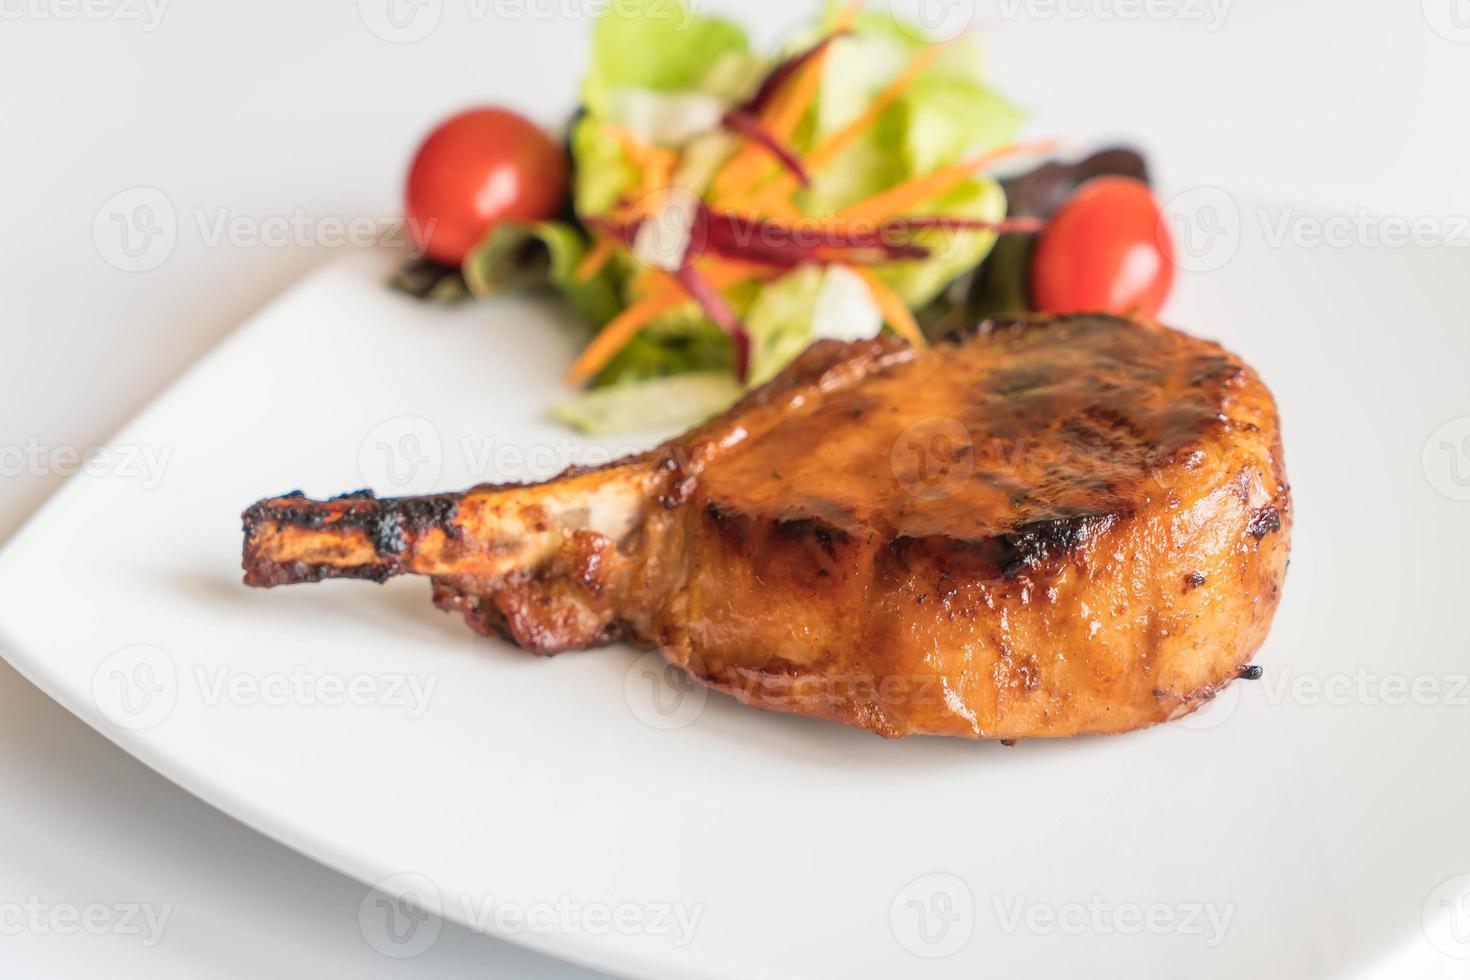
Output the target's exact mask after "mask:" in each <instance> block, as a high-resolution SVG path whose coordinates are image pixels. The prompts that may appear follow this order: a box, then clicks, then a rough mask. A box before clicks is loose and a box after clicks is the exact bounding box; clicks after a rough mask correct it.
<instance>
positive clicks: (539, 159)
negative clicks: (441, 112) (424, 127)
mask: <svg viewBox="0 0 1470 980" xmlns="http://www.w3.org/2000/svg"><path fill="white" fill-rule="evenodd" d="M566 193H567V165H566V158H565V157H564V156H563V154H562V151H561V148H560V147H558V146H557V145H556V144H555V143H553V142H552V141H551V140H550V139H549V138H547V136H546V134H545V133H543V132H542V131H541V130H540V129H538V128H537V127H536V125H535V124H534V123H532V122H531V121H530V120H529V119H526V118H525V117H524V116H521V115H518V114H516V113H514V112H508V111H507V110H505V109H471V110H469V111H468V112H462V113H460V114H459V115H457V116H454V117H452V118H450V119H448V120H446V121H445V122H443V123H441V124H440V125H439V127H438V128H436V129H435V130H434V131H433V132H432V133H430V134H429V138H428V139H426V140H424V143H423V145H422V146H420V147H419V150H418V153H417V154H416V155H415V156H414V158H413V166H412V167H410V168H409V172H408V194H407V208H406V210H407V214H408V222H409V227H410V229H411V230H412V232H413V235H414V237H415V238H416V239H418V243H419V246H420V247H422V248H423V249H424V250H425V251H426V252H427V253H428V254H429V256H430V257H431V258H434V259H438V260H439V261H440V262H447V263H450V264H452V265H458V264H459V263H460V262H462V261H464V257H465V255H466V254H467V253H468V252H469V250H470V249H472V248H474V247H475V245H476V244H478V243H479V241H480V239H481V238H483V237H484V236H485V233H486V232H487V231H489V230H490V228H491V227H493V226H494V225H495V224H497V223H499V222H501V221H504V220H506V219H508V218H509V219H518V220H525V221H540V220H543V219H546V218H550V217H553V216H554V215H555V214H556V212H557V210H558V208H559V207H560V206H561V202H562V200H563V198H565V197H566Z"/></svg>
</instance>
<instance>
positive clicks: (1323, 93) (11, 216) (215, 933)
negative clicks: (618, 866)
mask: <svg viewBox="0 0 1470 980" xmlns="http://www.w3.org/2000/svg"><path fill="white" fill-rule="evenodd" d="M386 2H387V0H363V3H362V4H358V3H353V2H348V3H334V2H328V0H255V2H243V0H241V2H217V3H204V2H193V3H188V2H185V0H172V2H167V3H165V5H164V6H163V7H162V8H161V18H159V19H157V20H156V22H155V21H154V20H153V16H154V15H153V14H152V13H150V12H149V10H148V8H147V7H145V6H144V5H143V4H142V3H141V2H138V3H131V2H126V3H125V2H121V0H94V5H92V6H89V7H87V8H86V9H85V10H83V9H82V8H80V6H79V5H78V4H73V3H69V2H68V0H0V103H3V115H0V120H3V126H0V205H3V207H0V220H3V223H4V224H3V228H4V233H3V234H0V343H3V347H0V350H3V355H0V365H3V372H4V374H3V384H0V447H7V446H25V445H28V444H39V445H41V446H46V447H76V448H78V449H83V448H85V447H88V446H92V445H95V444H97V443H99V442H100V441H102V440H104V439H105V438H106V437H107V435H108V434H109V433H110V432H111V431H112V430H114V429H115V428H116V427H117V426H118V425H120V424H121V423H122V422H123V421H124V420H125V419H126V418H127V417H128V416H130V415H131V414H132V413H133V412H135V411H136V410H137V409H138V408H140V407H141V406H142V405H143V404H145V403H146V402H147V401H148V400H149V399H150V398H151V397H152V396H153V395H154V394H156V393H157V392H158V391H159V390H160V389H161V387H163V386H164V385H166V384H167V383H168V382H169V381H170V380H171V379H172V378H174V377H175V376H176V375H177V374H178V373H179V372H180V371H181V370H182V369H183V368H184V367H186V366H187V365H188V364H189V363H191V362H192V361H193V360H194V359H195V358H197V357H198V356H199V354H200V353H201V352H203V351H205V350H207V349H208V348H209V347H210V346H211V345H212V344H213V343H215V342H216V341H217V340H218V339H219V338H220V337H221V336H223V335H224V333H226V332H227V331H228V330H229V329H230V328H232V327H233V326H235V325H236V324H238V323H239V322H241V321H242V320H243V319H244V318H246V317H247V316H248V315H249V314H250V313H251V312H252V311H253V310H255V309H257V308H258V307H259V306H261V305H262V304H263V303H264V302H265V301H267V300H268V299H269V298H270V297H271V296H273V295H274V294H276V293H277V292H279V291H280V290H281V289H282V288H284V287H285V286H286V285H288V284H289V283H290V282H291V281H292V280H293V279H295V278H297V277H298V276H299V275H300V274H301V273H302V272H303V271H305V270H307V269H309V268H312V267H313V266H315V265H317V264H320V263H322V262H325V261H328V260H330V259H331V258H332V257H333V256H334V255H336V254H339V250H337V249H334V248H330V247H324V246H323V245H321V244H320V243H316V244H313V243H312V242H310V241H306V242H301V243H290V244H286V245H283V246H279V247H277V246H272V245H264V244H254V245H250V244H232V243H230V242H228V241H223V242H219V243H213V244H212V243H211V242H210V240H209V237H210V230H211V229H212V228H213V227H214V226H215V224H216V223H217V222H219V221H220V220H222V219H225V220H229V219H235V218H243V219H245V220H246V221H248V222H251V223H259V222H260V221H262V220H264V219H267V218H271V217H273V216H276V217H280V216H284V217H286V218H293V217H295V216H298V215H299V216H302V217H304V218H305V220H306V221H307V223H308V226H311V225H312V223H314V222H320V221H323V220H326V219H340V220H347V219H352V218H359V217H369V218H378V219H384V220H386V219H389V218H391V217H392V216H393V215H395V214H396V212H397V209H398V195H399V191H400V181H401V178H402V173H403V168H404V165H405V163H406V156H407V154H408V153H409V152H410V151H411V149H412V146H413V144H414V142H415V140H416V139H417V138H418V137H419V136H420V135H421V134H422V133H423V132H424V131H425V129H426V128H427V127H428V126H430V125H431V124H432V123H433V122H434V121H435V120H436V119H437V118H439V117H441V116H443V115H444V114H446V113H448V112H450V111H452V110H454V109H457V108H460V107H462V106H465V105H469V104H473V103H477V102H499V103H504V104H509V105H514V106H518V107H521V108H522V109H523V110H524V111H527V112H528V113H530V114H532V115H534V116H536V117H538V118H540V119H541V120H543V121H545V122H547V123H548V124H553V123H555V122H557V121H559V120H560V119H561V118H563V117H564V116H565V114H566V113H567V112H568V111H569V110H570V108H571V107H572V106H573V105H574V102H575V98H576V84H577V79H578V76H579V72H580V66H581V65H582V64H583V62H584V57H585V53H586V44H587V34H588V29H589V23H588V17H587V16H586V15H587V14H588V13H590V12H593V11H596V10H598V9H601V6H602V5H603V4H602V3H599V2H598V0H499V2H497V0H482V2H479V3H473V2H468V0H442V2H439V0H424V4H425V5H424V6H422V7H421V8H420V10H419V16H420V17H424V18H427V20H420V21H417V22H416V23H417V24H418V25H419V26H420V27H423V26H424V25H427V24H429V23H433V24H434V26H433V29H432V30H430V31H429V32H428V33H427V35H426V36H425V37H423V38H422V39H421V40H418V41H416V42H414V43H403V44H396V43H389V42H388V41H385V40H383V39H382V38H381V37H379V36H377V35H375V34H374V33H373V32H372V31H371V30H370V29H369V28H368V26H367V24H368V23H369V22H372V23H379V24H380V23H382V20H381V18H382V16H383V10H384V7H385V4H386ZM405 2H407V0H405ZM930 4H931V6H930V8H929V10H930V15H931V16H940V15H941V14H942V15H943V19H944V22H945V23H953V18H954V17H955V16H957V14H956V13H955V11H956V10H958V11H960V14H959V15H958V16H962V17H967V16H968V11H969V9H970V8H969V7H968V6H960V5H959V4H954V5H953V6H954V9H949V7H948V6H947V5H946V4H944V3H941V2H936V0H930ZM812 6H813V7H814V5H812ZM904 6H905V7H906V8H907V9H915V7H916V6H917V5H915V4H905V5H904ZM1141 7H1142V8H1144V9H1151V10H1153V11H1155V14H1156V15H1155V16H1147V15H1145V16H1141V17H1140V16H1137V14H1136V11H1137V10H1138V9H1139V8H1141ZM975 8H976V13H975V19H976V20H977V21H978V22H980V23H983V24H984V25H985V26H986V28H987V29H988V31H989V37H990V52H991V58H992V62H993V65H994V71H995V75H996V78H997V81H998V82H999V83H1000V84H1001V86H1002V87H1003V88H1004V90H1005V91H1007V93H1008V94H1010V95H1011V96H1012V97H1013V98H1014V99H1015V100H1016V101H1018V102H1020V103H1022V104H1023V105H1025V106H1027V107H1028V108H1030V109H1031V110H1032V112H1033V124H1032V127H1031V132H1033V133H1034V134H1045V135H1061V136H1065V137H1067V138H1069V139H1073V140H1075V141H1077V142H1078V143H1079V144H1081V145H1088V144H1090V143H1092V142H1095V141H1097V140H1100V139H1103V138H1108V137H1121V138H1126V139H1129V140H1132V141H1135V142H1138V143H1141V144H1143V145H1146V146H1147V147H1148V148H1149V150H1150V152H1151V156H1152V159H1153V160H1154V162H1155V165H1156V168H1157V169H1158V170H1159V171H1160V172H1161V174H1162V176H1163V177H1164V178H1165V180H1166V181H1169V182H1172V183H1173V184H1175V185H1184V186H1190V185H1195V184H1203V185H1212V186H1218V187H1223V188H1226V189H1228V190H1229V191H1230V192H1231V193H1232V194H1234V195H1238V196H1241V197H1244V198H1249V199H1252V200H1259V201H1268V202H1272V203H1274V204H1276V205H1279V206H1283V207H1286V206H1289V207H1293V208H1296V209H1298V210H1300V211H1302V212H1304V213H1306V212H1310V213H1315V214H1318V215H1323V216H1329V217H1330V216H1339V217H1340V216H1348V215H1353V214H1355V213H1356V212H1357V211H1358V210H1359V209H1366V210H1367V211H1368V212H1369V213H1372V214H1374V215H1377V216H1379V217H1383V216H1390V217H1397V218H1406V219H1413V218H1419V217H1424V216H1452V215H1457V214H1458V215H1464V214H1465V213H1466V212H1467V211H1470V173H1467V169H1466V164H1467V161H1470V127H1466V125H1465V111H1464V99H1465V94H1466V93H1467V92H1470V3H1467V2H1465V0H1423V2H1422V3H1421V0H1356V2H1353V0H1296V2H1291V0H1235V2H1233V3H1231V2H1228V0H1216V4H1215V6H1214V7H1212V6H1211V5H1210V4H1209V3H1208V2H1207V0H1198V2H1194V0H1178V2H1168V0H1154V2H1153V3H1151V4H1149V5H1147V6H1145V5H1144V4H1143V3H1142V2H1141V0H1140V2H1136V3H1130V0H1052V2H1047V0H1016V2H1004V0H980V2H979V3H977V4H976V5H975ZM158 9H159V8H158V7H157V6H155V7H154V10H155V11H157V10H158ZM406 9H410V10H411V9H412V8H406ZM702 9H705V10H714V9H724V10H727V11H730V12H733V13H736V15H737V16H739V17H741V18H742V19H744V20H745V21H746V22H747V23H749V24H750V25H752V27H753V28H754V30H755V32H756V33H757V34H758V36H760V37H761V38H762V39H765V40H772V41H773V40H776V39H779V38H780V37H781V36H782V35H783V33H784V32H786V31H787V30H789V29H791V28H792V27H793V26H795V25H797V24H799V23H800V22H801V21H802V20H803V19H804V18H805V17H806V15H807V14H808V11H809V10H810V9H812V8H810V7H807V6H804V5H802V4H793V3H790V2H770V0H758V2H746V3H714V2H713V0H707V2H706V3H704V4H703V5H702ZM89 11H90V13H89ZM936 11H937V12H938V13H936ZM98 14H101V16H98ZM1221 15H1223V19H1220V17H1221ZM435 18H437V20H435ZM1461 24H1463V25H1464V26H1463V27H1460V26H1458V25H1461ZM139 186H146V187H153V188H157V189H159V190H160V191H162V192H163V194H164V195H166V197H167V199H168V200H169V202H170V203H171V206H172V207H173V208H174V209H175V211H176V213H177V215H178V226H179V232H178V239H177V242H176V244H175V247H174V250H173V252H172V254H171V256H170V257H169V258H168V259H167V261H165V262H163V263H162V264H161V265H159V266H158V267H157V268H154V269H152V270H149V271H146V272H136V273H128V272H122V271H119V270H117V269H115V268H113V267H111V266H110V265H108V264H107V263H106V262H105V261H103V258H102V257H101V255H99V252H98V250H97V248H96V245H95V243H94V240H93V234H92V228H93V220H94V217H95V216H96V215H97V213H98V211H99V208H102V207H103V206H104V205H105V203H106V202H107V201H108V199H109V198H111V197H112V196H113V195H114V194H117V193H119V192H122V191H125V190H127V189H129V188H133V187H139ZM494 327H495V323H494V318H493V314H490V313H487V323H486V328H487V329H494ZM1398 328H1401V329H1412V325H1408V326H1406V327H1405V326H1400V327H1398ZM60 479H61V476H60V475H59V474H55V473H47V472H26V473H22V474H20V475H18V476H11V475H7V476H4V477H0V539H3V538H5V537H7V536H8V535H9V534H10V533H11V532H12V531H13V530H14V529H15V528H16V527H18V526H19V524H20V523H21V522H23V521H24V520H25V518H26V517H27V515H28V514H30V513H31V512H32V511H33V510H34V509H35V507H36V506H38V505H39V503H40V502H41V501H42V500H43V499H44V498H45V496H46V495H47V493H49V492H50V491H51V490H53V489H54V488H55V486H56V485H57V483H58V482H59V480H60ZM16 598H17V597H15V596H6V597H0V603H3V602H7V601H15V600H16ZM76 610H77V615H83V616H84V615H86V614H87V600H86V596H77V597H76ZM0 778H3V780H4V782H3V785H4V786H5V787H6V791H5V792H4V793H3V794H0V831H3V833H0V902H16V901H24V900H26V898H27V897H29V896H32V895H35V896H38V897H40V898H42V899H43V900H47V901H51V902H71V903H75V904H79V905H81V904H86V903H89V902H96V901H101V902H107V903H112V902H129V901H132V902H150V903H154V904H163V903H170V904H172V906H173V917H172V920H171V921H170V923H169V926H168V929H167V931H166V933H165V938H164V940H163V942H162V943H160V944H159V945H158V946H157V947H156V948H153V949H143V948H142V947H141V946H140V944H139V943H138V942H137V941H136V939H131V938H129V937H123V936H107V937H96V938H94V937H61V936H45V935H34V934H29V935H24V936H12V935H5V936H0V973H3V974H4V975H5V976H32V977H61V976H101V975H106V976H113V977H131V976H137V977H143V976H147V977H155V978H156V977H163V976H180V977H184V976H187V977H198V978H205V977H233V976H240V977H254V976H262V975H274V976H312V977H330V976H338V975H340V976H363V975H377V974H385V973H387V972H388V971H389V970H392V971H395V972H397V973H401V975H405V976H417V977H468V976H475V977H488V976H516V977H542V976H544V977H574V976H586V975H588V974H586V973H585V972H582V971H577V970H574V969H571V968H568V967H563V966H561V965H559V964H555V963H552V962H551V961H548V960H545V959H542V958H539V957H536V956H533V955H531V954H528V953H523V952H521V951H519V950H517V949H514V948H513V947H510V946H508V945H505V944H503V943H499V942H496V941H493V940H488V939H482V938H479V937H475V936H472V935H470V934H468V933H466V932H464V931H463V930H460V929H458V928H456V927H449V926H446V928H445V931H444V933H443V934H442V936H441V938H440V939H439V941H438V942H437V943H436V944H435V946H434V947H433V948H432V949H431V950H430V951H429V952H427V953H425V954H424V955H423V956H421V957H419V958H417V959H414V960H412V961H408V962H407V963H389V962H388V961H386V960H384V959H383V958H381V957H380V956H379V955H378V954H377V953H375V952H373V950H372V949H371V948H369V947H368V946H367V945H366V943H365V942H364V941H363V939H362V937H361V935H360V934H359V932H358V929H357V925H356V915H357V906H358V902H359V901H360V900H361V898H362V896H363V891H364V890H363V889H362V888H361V887H360V886H358V885H357V884H355V883H353V882H350V881H348V880H346V879H344V878H342V877H340V876H338V875H336V874H334V873H332V872H328V871H326V870H323V869H321V868H319V867H318V866H316V865H314V864H312V863H311V862H309V861H307V860H306V859H304V858H301V857H299V856H297V855H295V854H293V853H291V852H288V851H286V850H285V849H283V848H281V847H279V846H277V845H275V844H273V843H271V842H269V841H267V840H265V839H264V838H262V837H260V836H259V835H257V834H256V833H254V832H253V831H250V830H247V829H245V828H243V827H241V826H240V825H238V824H236V823H234V822H233V821H231V820H229V819H227V818H225V817H223V816H221V815H219V814H217V813H215V812H214V811H212V810H211V809H210V808H208V807H207V806H205V805H204V804H202V803H199V802H197V801H195V800H193V799H192V798H191V797H189V796H187V795H186V794H184V793H182V792H180V791H178V790H176V789H175V788H173V787H172V786H171V785H169V784H168V783H167V782H165V781H164V780H163V779H161V778H160V777H157V776H155V775H153V774H152V773H150V772H149V771H148V770H146V769H145V768H144V767H142V766H141V765H139V764H137V763H135V762H133V761H132V760H131V759H130V758H128V757H127V756H125V755H123V754H122V753H121V752H119V751H117V750H116V749H113V748H112V747H111V746H110V745H109V744H107V743H106V742H105V741H104V740H103V739H101V737H100V736H97V735H95V734H93V733H92V732H91V731H90V730H89V729H87V728H86V727H85V726H83V725H81V724H80V723H79V722H77V721H75V720H74V719H72V718H71V717H70V716H69V715H67V714H66V713H65V712H63V711H62V710H61V709H59V708H57V707H55V706H54V705H52V704H51V703H50V702H49V701H48V700H46V699H45V697H44V696H43V695H41V694H39V693H38V692H36V691H35V690H34V689H33V688H31V687H30V686H29V685H27V684H26V683H25V682H24V681H23V680H21V679H20V678H19V677H18V676H17V675H15V674H14V673H13V672H12V671H11V670H10V669H9V668H8V667H3V666H0ZM1423 952H1424V951H1423V950H1422V949H1420V950H1413V951H1410V954H1411V955H1412V956H1415V957H1418V956H1420V955H1421V954H1422V953H1423ZM1456 965H1463V964H1452V963H1449V962H1448V961H1444V960H1434V959H1432V958H1425V959H1424V960H1423V962H1422V963H1420V964H1417V965H1416V966H1415V967H1412V968H1411V967H1403V968H1400V969H1399V970H1396V971H1395V972H1394V973H1393V974H1392V975H1396V976H1407V975H1411V972H1412V971H1413V970H1417V969H1421V968H1422V971H1423V973H1424V975H1430V973H1431V972H1438V973H1441V974H1442V975H1445V976H1449V975H1453V974H1452V973H1451V972H1450V970H1451V967H1453V966H1456Z"/></svg>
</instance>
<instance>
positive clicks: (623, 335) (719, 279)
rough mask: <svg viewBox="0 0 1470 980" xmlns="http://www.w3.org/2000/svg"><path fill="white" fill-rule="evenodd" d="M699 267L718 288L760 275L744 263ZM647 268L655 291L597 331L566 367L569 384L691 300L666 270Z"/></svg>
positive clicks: (592, 371)
mask: <svg viewBox="0 0 1470 980" xmlns="http://www.w3.org/2000/svg"><path fill="white" fill-rule="evenodd" d="M700 266H701V271H702V272H703V274H704V276H705V278H706V279H708V280H709V283H710V285H712V286H714V287H715V288H716V289H729V288H730V287H732V286H736V285H739V284H740V283H742V282H744V281H745V280H747V279H750V278H753V277H754V276H755V275H756V274H757V273H755V272H754V271H753V269H752V267H751V266H749V265H748V264H746V263H744V262H724V261H710V262H708V263H701V264H700ZM646 268H647V270H649V271H650V273H651V275H650V276H649V280H648V281H649V283H650V285H655V284H656V286H655V289H654V291H653V292H652V293H650V294H649V295H647V296H645V297H644V298H643V299H640V300H638V301H637V302H635V303H633V304H632V305H630V306H628V307H627V308H626V309H624V310H623V312H621V313H619V314H618V315H617V316H615V317H613V318H612V319H611V320H609V321H608V323H607V326H605V327H603V328H602V329H601V330H599V331H598V332H597V336H595V337H593V338H592V342H591V343H590V344H588V345H587V347H586V348H585V349H584V350H583V351H582V353H581V354H579V355H577V359H576V361H574V362H573V363H572V366H571V368H569V369H568V370H567V374H566V382H567V384H569V385H579V384H581V383H582V382H584V381H586V380H587V379H588V378H590V377H592V376H593V375H594V374H596V373H597V372H598V371H601V370H602V369H603V368H604V367H606V366H607V363H608V362H609V361H611V360H612V359H613V357H614V356H615V355H616V354H617V352H618V351H620V350H622V349H623V348H624V347H626V346H627V344H628V341H630V340H632V339H633V338H634V337H636V336H638V332H639V331H640V330H642V329H643V328H644V327H645V326H647V325H648V323H649V322H650V321H652V320H654V319H655V318H657V317H660V316H662V315H663V314H665V313H668V312H669V311H670V310H674V309H677V308H678V307H680V306H682V305H683V304H685V303H687V302H689V296H688V294H687V293H685V292H684V290H683V287H681V286H679V285H678V284H677V283H675V281H674V278H673V277H672V276H670V275H669V274H668V273H667V272H665V271H663V270H662V269H656V268H654V267H653V266H648V267H646Z"/></svg>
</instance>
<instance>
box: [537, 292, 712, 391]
mask: <svg viewBox="0 0 1470 980" xmlns="http://www.w3.org/2000/svg"><path fill="white" fill-rule="evenodd" d="M687 301H688V300H687V297H685V295H684V294H683V292H681V291H680V290H677V289H667V290H661V291H659V292H657V293H654V294H653V295H652V296H648V297H645V298H644V299H641V300H639V301H638V302H636V303H634V304H632V305H631V306H629V307H628V308H627V309H625V310H623V312H621V313H619V314H618V315H617V316H615V317H613V318H612V319H611V320H609V321H608V323H607V326H605V327H603V328H602V329H601V330H599V331H598V332H597V336H595V337H593V338H592V343H590V344H588V345H587V347H586V348H585V349H584V350H583V351H582V353H581V354H579V355H577V359H576V361H574V362H573V363H572V366H571V368H570V369H569V370H568V371H567V377H566V380H567V384H569V385H579V384H581V383H582V382H584V381H586V380H587V379H588V378H590V377H592V376H593V375H594V374H596V373H597V372H598V371H601V370H602V369H603V368H604V367H606V366H607V362H608V361H610V360H612V359H613V356H614V355H615V354H617V352H618V351H620V350H622V349H623V347H624V346H626V345H627V343H628V341H630V340H632V339H633V338H634V337H636V336H637V335H638V331H640V330H642V329H643V328H644V326H646V325H647V324H648V322H649V321H650V320H652V319H653V318H654V317H656V316H659V315H660V314H663V313H667V312H668V311H669V310H672V309H674V308H675V307H676V306H679V305H680V304H681V303H685V302H687Z"/></svg>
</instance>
